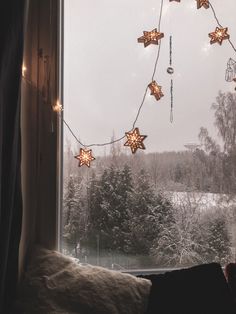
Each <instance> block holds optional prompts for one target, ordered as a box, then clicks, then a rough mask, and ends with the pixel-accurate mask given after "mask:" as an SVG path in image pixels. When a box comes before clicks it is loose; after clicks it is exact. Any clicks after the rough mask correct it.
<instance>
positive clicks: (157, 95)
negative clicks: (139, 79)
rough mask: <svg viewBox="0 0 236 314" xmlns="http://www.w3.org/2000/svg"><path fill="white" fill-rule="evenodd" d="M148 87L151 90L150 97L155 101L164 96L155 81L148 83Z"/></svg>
mask: <svg viewBox="0 0 236 314" xmlns="http://www.w3.org/2000/svg"><path fill="white" fill-rule="evenodd" d="M148 87H149V88H150V90H151V95H153V96H154V97H155V98H156V100H160V99H161V97H163V96H164V94H163V93H162V90H161V88H162V87H161V86H160V85H158V84H157V82H156V81H152V83H150V84H149V85H148Z"/></svg>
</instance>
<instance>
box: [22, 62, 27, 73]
mask: <svg viewBox="0 0 236 314" xmlns="http://www.w3.org/2000/svg"><path fill="white" fill-rule="evenodd" d="M26 71H27V68H26V66H25V65H24V63H23V65H22V76H25V72H26Z"/></svg>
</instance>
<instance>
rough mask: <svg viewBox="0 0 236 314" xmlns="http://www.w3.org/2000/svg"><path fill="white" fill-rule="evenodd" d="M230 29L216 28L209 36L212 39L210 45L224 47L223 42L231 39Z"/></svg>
mask: <svg viewBox="0 0 236 314" xmlns="http://www.w3.org/2000/svg"><path fill="white" fill-rule="evenodd" d="M227 32H228V27H225V28H223V27H216V29H215V31H214V32H212V33H210V34H209V37H210V38H211V41H210V44H211V45H212V44H215V43H217V42H218V43H219V44H220V45H222V42H223V40H226V39H229V37H230V36H229V34H228V33H227Z"/></svg>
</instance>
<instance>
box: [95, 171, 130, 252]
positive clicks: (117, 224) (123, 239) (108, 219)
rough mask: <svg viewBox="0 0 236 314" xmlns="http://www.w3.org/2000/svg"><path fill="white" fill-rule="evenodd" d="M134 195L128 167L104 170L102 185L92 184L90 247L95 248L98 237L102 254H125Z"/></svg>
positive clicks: (100, 182)
mask: <svg viewBox="0 0 236 314" xmlns="http://www.w3.org/2000/svg"><path fill="white" fill-rule="evenodd" d="M131 192H132V177H131V171H130V169H129V167H128V166H125V167H124V168H123V169H122V170H119V169H115V168H114V167H110V168H108V169H105V170H104V172H103V173H102V176H101V178H100V180H99V181H97V182H96V183H95V182H94V181H92V182H91V187H90V193H92V194H91V199H90V216H89V217H90V219H89V225H90V235H89V238H90V243H94V244H96V240H95V237H96V238H98V237H99V241H100V249H101V250H108V251H112V250H114V251H120V252H121V251H122V252H124V251H125V250H126V247H127V241H128V240H127V237H128V234H129V231H128V227H129V226H128V217H129V207H130V195H131Z"/></svg>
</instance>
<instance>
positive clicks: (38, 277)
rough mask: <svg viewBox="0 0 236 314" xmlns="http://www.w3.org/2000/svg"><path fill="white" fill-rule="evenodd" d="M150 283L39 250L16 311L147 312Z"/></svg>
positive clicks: (29, 313)
mask: <svg viewBox="0 0 236 314" xmlns="http://www.w3.org/2000/svg"><path fill="white" fill-rule="evenodd" d="M150 288H151V282H150V281H149V280H146V279H141V278H136V277H134V276H132V275H128V274H124V273H120V272H117V271H111V270H107V269H105V268H102V267H95V266H80V265H79V264H77V263H76V262H74V261H73V260H72V259H70V258H68V257H66V256H64V255H62V254H60V253H58V252H55V251H48V250H44V249H37V250H36V251H35V252H34V255H33V258H32V260H31V262H30V265H29V267H28V270H27V272H26V274H25V277H24V280H23V282H22V283H21V285H20V288H19V298H18V302H17V308H18V309H17V310H16V313H24V314H35V313H38V314H49V313H50V314H52V313H64V314H75V313H78V314H145V311H146V308H147V303H148V296H149V292H150Z"/></svg>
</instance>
